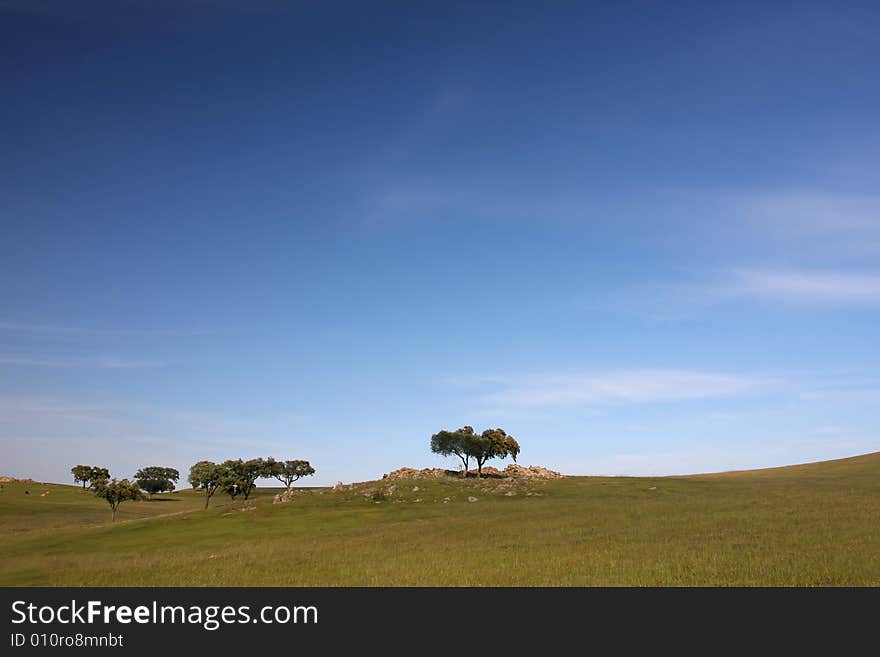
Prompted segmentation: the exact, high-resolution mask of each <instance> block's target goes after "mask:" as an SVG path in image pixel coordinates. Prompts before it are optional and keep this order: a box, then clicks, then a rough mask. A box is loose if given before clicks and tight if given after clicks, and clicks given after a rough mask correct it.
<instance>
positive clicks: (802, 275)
mask: <svg viewBox="0 0 880 657" xmlns="http://www.w3.org/2000/svg"><path fill="white" fill-rule="evenodd" d="M733 291H735V292H738V293H740V294H746V295H750V296H757V297H762V298H769V299H782V300H791V301H801V302H816V303H822V302H862V303H866V302H867V303H877V302H880V276H874V275H861V274H844V273H837V272H815V271H796V270H787V271H774V270H763V269H743V270H737V271H735V272H734V283H733Z"/></svg>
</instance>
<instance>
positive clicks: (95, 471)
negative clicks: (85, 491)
mask: <svg viewBox="0 0 880 657" xmlns="http://www.w3.org/2000/svg"><path fill="white" fill-rule="evenodd" d="M108 479H110V471H109V470H108V469H107V468H99V467H96V466H92V473H91V475H90V476H89V481H90V482H91V483H90V484H89V488H95V487H96V486H97V485H98V484H100V483H101V482H106V481H107V480H108Z"/></svg>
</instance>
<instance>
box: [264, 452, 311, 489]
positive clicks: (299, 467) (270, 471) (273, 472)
mask: <svg viewBox="0 0 880 657" xmlns="http://www.w3.org/2000/svg"><path fill="white" fill-rule="evenodd" d="M266 474H267V475H268V476H269V477H274V478H275V479H277V480H278V481H280V482H281V483H282V484H284V487H285V488H286V489H287V490H290V487H291V486H292V485H293V482H295V481H297V480H298V479H300V478H302V477H310V476H311V475H313V474H315V469H314V468H313V467H312V466H311V464H310V463H309V462H308V461H276V460H275V459H273V458H272V457H271V456H270V457H269V458H267V459H266Z"/></svg>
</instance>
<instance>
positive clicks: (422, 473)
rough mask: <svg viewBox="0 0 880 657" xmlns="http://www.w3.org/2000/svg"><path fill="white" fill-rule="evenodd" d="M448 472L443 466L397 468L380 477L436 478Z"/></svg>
mask: <svg viewBox="0 0 880 657" xmlns="http://www.w3.org/2000/svg"><path fill="white" fill-rule="evenodd" d="M447 474H448V472H447V471H446V470H444V469H443V468H424V469H422V470H416V469H415V468H398V469H397V470H393V471H391V472H388V473H386V474H383V475H382V479H437V478H438V477H445V476H446V475H447Z"/></svg>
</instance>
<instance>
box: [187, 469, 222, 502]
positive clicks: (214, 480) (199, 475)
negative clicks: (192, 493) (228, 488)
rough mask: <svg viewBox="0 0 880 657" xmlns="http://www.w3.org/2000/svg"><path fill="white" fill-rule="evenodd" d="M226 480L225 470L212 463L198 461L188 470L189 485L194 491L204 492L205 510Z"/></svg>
mask: <svg viewBox="0 0 880 657" xmlns="http://www.w3.org/2000/svg"><path fill="white" fill-rule="evenodd" d="M225 478H226V469H225V468H224V467H223V466H220V465H217V464H216V463H214V462H213V461H199V462H198V463H196V464H195V465H193V466H192V467H191V468H190V469H189V483H190V485H192V487H193V488H194V489H199V488H201V489H202V490H203V491H205V508H206V509H207V508H208V503H209V502H210V501H211V498H212V497H214V493H216V492H217V489H218V488H221V487H222V485H223V483H224V480H225Z"/></svg>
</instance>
